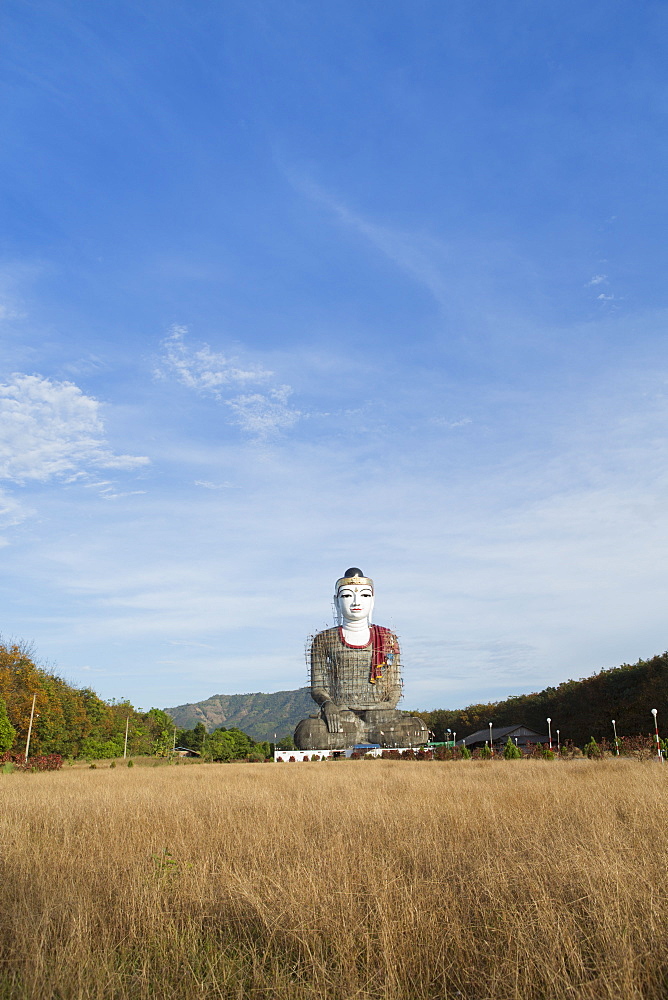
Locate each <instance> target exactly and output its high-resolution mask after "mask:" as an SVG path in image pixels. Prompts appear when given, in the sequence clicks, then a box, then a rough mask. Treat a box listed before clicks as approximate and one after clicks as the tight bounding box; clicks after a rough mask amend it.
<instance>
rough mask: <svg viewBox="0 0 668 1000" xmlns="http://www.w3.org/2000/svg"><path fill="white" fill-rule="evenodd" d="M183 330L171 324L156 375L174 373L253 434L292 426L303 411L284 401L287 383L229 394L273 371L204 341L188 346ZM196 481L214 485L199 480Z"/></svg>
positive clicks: (258, 435) (289, 390)
mask: <svg viewBox="0 0 668 1000" xmlns="http://www.w3.org/2000/svg"><path fill="white" fill-rule="evenodd" d="M187 332H188V329H187V327H185V326H174V327H173V328H172V331H171V333H170V334H169V336H168V337H166V338H165V340H164V341H163V347H164V354H163V357H162V359H161V364H160V365H159V366H158V368H157V369H156V376H157V377H158V378H167V377H169V376H175V377H176V378H177V379H178V381H179V382H181V383H182V385H185V386H188V388H189V389H194V390H195V391H196V392H199V393H200V394H202V395H205V396H213V397H214V398H215V399H217V400H219V401H220V402H222V403H224V404H225V405H226V406H228V407H229V408H230V410H231V411H232V418H231V423H233V424H236V425H237V427H240V428H241V429H242V430H243V431H245V432H246V433H247V434H251V435H253V437H256V438H267V437H269V436H271V435H273V434H276V433H278V432H280V431H285V430H289V429H290V428H291V427H294V425H295V424H296V423H297V421H298V420H299V419H300V418H301V417H302V415H303V414H302V413H301V412H300V411H299V410H296V409H292V408H291V407H290V406H289V404H288V399H289V397H290V396H291V395H292V388H291V387H290V386H289V385H280V386H275V387H273V388H271V387H268V388H267V390H266V392H264V393H261V392H252V393H243V394H242V395H238V396H231V397H230V395H229V393H230V391H234V390H235V389H236V390H238V389H239V388H242V387H245V386H249V387H250V386H251V385H253V384H262V383H267V382H269V380H270V379H272V378H273V376H274V373H273V372H272V371H269V370H267V369H266V368H262V367H261V366H259V365H246V366H244V367H240V366H239V365H238V364H237V363H236V359H235V358H230V357H227V355H224V354H219V353H217V352H215V351H212V350H211V348H210V347H209V345H208V344H204V345H202V346H201V347H200V348H199V349H197V350H194V349H191V348H189V347H188V346H187V345H186V343H185V335H186V334H187ZM197 485H199V486H207V488H209V489H215V488H217V487H215V486H212V485H211V484H208V483H202V482H200V483H198V484H197Z"/></svg>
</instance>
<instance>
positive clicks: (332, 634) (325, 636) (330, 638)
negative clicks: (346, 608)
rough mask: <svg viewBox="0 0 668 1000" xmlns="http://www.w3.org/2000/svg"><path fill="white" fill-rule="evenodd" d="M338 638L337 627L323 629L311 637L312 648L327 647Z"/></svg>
mask: <svg viewBox="0 0 668 1000" xmlns="http://www.w3.org/2000/svg"><path fill="white" fill-rule="evenodd" d="M338 638H339V630H338V627H337V626H334V627H333V628H326V629H323V631H322V632H316V634H315V635H314V636H313V645H314V646H329V645H330V644H331V643H332V642H335V641H336V640H337V639H338Z"/></svg>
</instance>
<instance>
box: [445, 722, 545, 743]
mask: <svg viewBox="0 0 668 1000" xmlns="http://www.w3.org/2000/svg"><path fill="white" fill-rule="evenodd" d="M509 736H511V737H515V736H517V737H518V738H519V737H522V738H523V739H524V742H530V743H547V742H548V737H547V736H546V735H545V733H537V732H536V730H535V729H529V727H528V726H525V725H523V724H522V723H521V722H520V723H517V724H516V725H514V726H496V727H495V726H492V743H498V742H499V741H500V740H503V741H504V743H505V741H506V740H507V739H508V737H509ZM488 742H489V726H488V727H487V728H486V729H479V730H478V731H477V732H476V733H471V735H470V736H467V737H466V739H463V740H457V746H466V747H469V746H472V745H473V744H474V743H488Z"/></svg>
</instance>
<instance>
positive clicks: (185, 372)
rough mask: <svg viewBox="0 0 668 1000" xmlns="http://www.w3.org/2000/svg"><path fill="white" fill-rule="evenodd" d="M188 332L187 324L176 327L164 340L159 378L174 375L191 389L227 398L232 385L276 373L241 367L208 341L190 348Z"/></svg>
mask: <svg viewBox="0 0 668 1000" xmlns="http://www.w3.org/2000/svg"><path fill="white" fill-rule="evenodd" d="M187 333H188V328H187V327H186V326H174V327H172V329H171V332H170V334H169V336H167V337H165V339H164V340H163V342H162V346H163V355H162V358H161V360H160V364H159V365H158V367H157V368H156V375H157V376H158V377H159V378H165V377H170V376H171V377H174V376H175V377H176V378H177V379H178V381H179V382H181V383H182V384H183V385H186V386H188V388H189V389H195V390H196V391H197V392H200V393H202V394H203V395H210V396H215V397H216V399H224V398H225V392H226V391H229V389H230V388H232V389H238V388H240V387H243V386H247V385H253V384H257V383H259V382H267V381H269V379H271V377H272V376H273V374H274V373H273V372H271V371H267V370H266V369H265V368H261V367H260V366H259V365H249V366H247V367H240V366H239V365H238V364H237V363H236V358H230V357H228V356H227V355H225V354H219V353H218V352H216V351H212V350H211V348H210V347H209V345H208V344H203V345H202V346H201V347H200V348H198V349H193V348H191V347H188V346H187V344H186V342H185V337H186V334H187Z"/></svg>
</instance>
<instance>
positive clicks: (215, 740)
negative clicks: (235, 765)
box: [202, 729, 236, 761]
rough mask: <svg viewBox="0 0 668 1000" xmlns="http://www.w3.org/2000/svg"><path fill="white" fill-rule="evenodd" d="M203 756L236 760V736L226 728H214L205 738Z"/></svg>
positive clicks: (211, 758)
mask: <svg viewBox="0 0 668 1000" xmlns="http://www.w3.org/2000/svg"><path fill="white" fill-rule="evenodd" d="M202 756H203V757H204V759H205V760H220V761H229V760H234V759H235V757H236V746H235V741H234V737H233V736H232V734H231V733H228V732H227V731H226V730H225V729H214V731H213V732H212V733H209V734H208V736H207V737H206V739H205V740H204V750H203V752H202Z"/></svg>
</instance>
